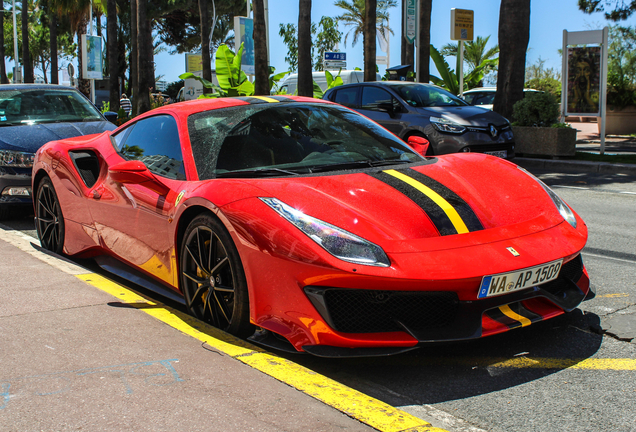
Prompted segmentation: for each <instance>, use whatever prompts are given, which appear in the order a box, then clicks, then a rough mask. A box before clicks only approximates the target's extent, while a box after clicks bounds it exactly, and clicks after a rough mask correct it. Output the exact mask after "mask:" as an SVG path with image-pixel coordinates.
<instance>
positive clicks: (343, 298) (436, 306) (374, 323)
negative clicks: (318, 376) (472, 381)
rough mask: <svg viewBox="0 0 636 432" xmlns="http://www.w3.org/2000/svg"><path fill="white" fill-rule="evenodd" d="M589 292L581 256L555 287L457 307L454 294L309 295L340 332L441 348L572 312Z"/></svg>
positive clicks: (316, 290)
mask: <svg viewBox="0 0 636 432" xmlns="http://www.w3.org/2000/svg"><path fill="white" fill-rule="evenodd" d="M584 276H585V277H584ZM577 284H578V285H577ZM588 289H589V280H588V279H587V275H585V271H584V266H583V261H582V260H581V256H580V255H578V256H577V257H575V258H574V259H572V260H570V261H568V262H567V263H566V264H564V265H563V268H562V269H561V272H560V274H559V277H558V278H557V279H556V280H554V281H552V282H549V283H546V284H543V285H539V286H536V287H533V288H529V289H526V290H523V291H519V292H514V293H510V294H506V295H501V296H495V297H489V298H485V299H479V300H471V301H459V299H458V296H457V294H456V293H454V292H448V291H438V292H430V291H424V292H417V291H416V292H414V291H380V290H356V289H339V288H321V287H311V286H308V287H305V293H306V294H307V296H308V297H309V299H310V300H311V302H312V303H313V305H314V307H315V308H316V309H317V310H318V312H319V313H320V315H321V316H322V317H323V319H324V320H325V322H326V323H327V324H328V325H329V326H330V327H331V328H333V329H334V330H335V331H337V332H342V333H388V332H396V331H403V332H406V333H408V334H409V335H411V336H412V337H413V338H414V339H416V340H417V341H418V342H442V341H457V340H465V339H475V338H479V337H482V336H487V335H490V334H495V333H499V332H502V331H506V330H509V329H512V328H516V327H521V326H524V325H529V324H531V323H533V322H537V321H542V320H543V319H546V318H550V317H552V316H556V315H559V314H561V313H563V312H569V311H571V310H573V309H574V308H576V307H577V306H578V305H579V304H580V303H581V302H582V301H583V299H584V298H585V296H586V294H587V292H588ZM502 308H505V309H502ZM510 311H512V312H510ZM511 317H515V318H511Z"/></svg>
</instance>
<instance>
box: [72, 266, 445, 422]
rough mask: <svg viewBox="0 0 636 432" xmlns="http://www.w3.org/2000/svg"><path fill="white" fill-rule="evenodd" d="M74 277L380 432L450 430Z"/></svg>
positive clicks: (101, 283) (106, 284) (98, 279)
mask: <svg viewBox="0 0 636 432" xmlns="http://www.w3.org/2000/svg"><path fill="white" fill-rule="evenodd" d="M76 276H77V277H78V278H79V279H81V280H83V281H84V282H87V283H89V284H90V285H92V286H94V287H96V288H99V289H101V290H102V291H105V292H107V293H109V294H111V295H113V296H115V297H116V298H118V299H119V300H120V301H121V302H122V303H126V304H128V305H130V306H131V307H134V308H136V309H138V310H141V311H143V312H145V313H147V314H149V315H151V316H153V317H155V318H157V319H158V320H160V321H162V322H164V323H166V324H168V325H169V326H171V327H173V328H175V329H177V330H179V331H181V332H182V333H184V334H186V335H188V336H191V337H193V338H195V339H198V340H200V341H201V342H204V343H206V344H207V345H209V346H210V347H212V348H214V349H215V350H217V351H219V352H221V353H223V354H225V355H228V356H230V357H232V358H234V359H236V360H238V361H240V362H242V363H244V364H246V365H249V366H251V367H253V368H254V369H256V370H258V371H260V372H263V373H264V374H266V375H269V376H271V377H273V378H275V379H277V380H279V381H281V382H283V383H285V384H287V385H289V386H292V387H294V388H296V389H298V390H300V391H301V392H303V393H305V394H307V395H309V396H311V397H313V398H314V399H317V400H319V401H321V402H323V403H325V404H327V405H329V406H331V407H333V408H335V409H337V410H338V411H341V412H343V413H345V414H347V415H349V416H350V417H353V418H355V419H356V420H358V421H360V422H362V423H365V424H367V425H369V426H371V427H373V428H375V429H377V430H379V431H386V432H406V431H408V432H448V431H446V430H444V429H439V428H436V427H433V426H431V424H430V423H428V422H427V421H425V420H422V419H420V418H418V417H415V416H413V415H411V414H409V413H407V412H405V411H402V410H400V409H397V408H395V407H393V406H391V405H389V404H386V403H384V402H382V401H380V400H378V399H375V398H372V397H371V396H367V395H365V394H364V393H361V392H359V391H357V390H354V389H352V388H350V387H347V386H345V385H343V384H340V383H339V382H337V381H334V380H332V379H330V378H327V377H325V376H323V375H320V374H317V373H316V372H314V371H312V370H310V369H307V368H305V367H304V366H301V365H298V364H296V363H294V362H291V361H289V360H287V359H284V358H280V357H278V356H276V355H274V354H271V353H268V352H266V351H265V350H263V349H261V348H259V347H256V346H254V345H252V344H250V343H248V342H246V341H244V340H241V339H238V338H235V337H234V336H232V335H230V334H227V333H225V332H223V331H221V330H219V329H217V328H215V327H212V326H209V325H207V324H205V323H204V322H202V321H199V320H197V319H195V318H193V317H192V316H190V315H187V314H184V313H182V312H179V311H177V310H175V309H172V308H170V307H168V306H166V305H163V304H161V303H159V302H154V301H151V300H149V299H147V298H145V297H143V296H141V295H139V294H137V293H135V292H133V291H131V290H129V289H127V288H125V287H123V286H122V285H119V284H117V283H115V282H112V281H111V280H109V279H107V278H105V277H103V276H101V275H98V274H95V273H89V274H80V275H76Z"/></svg>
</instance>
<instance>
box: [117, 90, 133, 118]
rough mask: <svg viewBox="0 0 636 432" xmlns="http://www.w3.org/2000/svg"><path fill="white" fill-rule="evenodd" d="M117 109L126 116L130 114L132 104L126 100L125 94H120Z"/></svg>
mask: <svg viewBox="0 0 636 432" xmlns="http://www.w3.org/2000/svg"><path fill="white" fill-rule="evenodd" d="M119 107H120V108H122V109H123V110H124V111H126V115H127V116H130V113H131V112H132V103H131V102H130V99H128V96H126V93H122V94H121V99H119Z"/></svg>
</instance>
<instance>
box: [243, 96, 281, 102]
mask: <svg viewBox="0 0 636 432" xmlns="http://www.w3.org/2000/svg"><path fill="white" fill-rule="evenodd" d="M250 97H253V98H256V99H260V100H262V101H265V102H280V101H277V100H276V99H272V98H270V97H267V96H250Z"/></svg>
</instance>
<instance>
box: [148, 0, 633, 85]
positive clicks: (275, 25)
mask: <svg viewBox="0 0 636 432" xmlns="http://www.w3.org/2000/svg"><path fill="white" fill-rule="evenodd" d="M333 3H334V2H333V0H313V1H312V21H314V22H318V21H319V20H320V17H322V16H331V17H335V16H337V15H339V14H340V13H341V11H342V10H341V9H340V8H338V7H336V6H334V5H333ZM398 3H399V4H401V0H399V1H398ZM499 5H500V0H478V1H477V0H454V1H441V0H433V11H432V20H431V21H432V24H431V34H432V37H431V43H432V44H433V45H434V46H435V47H437V48H441V46H443V45H444V44H446V43H449V42H451V40H450V10H451V8H459V9H472V10H474V11H475V18H474V19H475V36H477V35H479V36H482V37H485V36H488V35H490V36H491V37H490V41H489V47H491V46H494V45H495V44H496V43H497V39H498V25H499ZM389 13H390V23H389V26H390V27H391V29H393V31H394V32H395V36H392V37H391V40H390V61H391V65H398V64H399V63H400V39H399V37H398V36H399V33H400V31H401V18H400V10H399V9H398V8H394V9H392V10H390V11H389ZM269 20H270V26H269V35H270V51H271V64H272V66H274V67H276V70H277V71H278V72H282V71H285V70H287V65H286V63H285V54H286V50H287V49H286V47H285V45H284V44H283V42H282V38H281V37H280V36H279V35H278V29H279V24H281V23H283V24H286V23H296V24H297V22H298V0H269ZM607 24H608V23H607V21H606V20H605V19H604V16H603V14H600V13H597V14H594V15H587V14H584V13H583V12H581V11H579V9H578V6H577V0H532V2H531V16H530V43H529V45H528V46H529V51H528V53H527V64H533V63H534V62H536V60H537V59H538V58H539V57H540V58H541V59H543V60H545V61H546V63H545V66H546V67H554V68H556V69H557V70H559V71H560V70H561V66H560V62H561V57H560V56H559V54H558V51H557V50H558V49H559V48H561V46H562V41H563V30H564V29H566V30H568V31H581V30H592V29H598V28H602V27H604V26H605V25H607ZM622 25H626V26H627V25H632V26H634V25H636V17H632V18H630V19H629V20H627V21H624V22H623V23H622ZM340 30H341V31H343V32H345V33H346V31H347V28H346V27H344V25H342V24H341V25H340ZM351 40H352V36H350V37H349V38H348V43H347V46H346V47H345V46H344V44H341V46H340V51H344V52H346V53H347V68H348V69H353V68H354V67H356V66H357V67H360V68H362V67H363V60H362V38H360V40H359V41H358V43H357V44H356V45H355V46H352V45H351ZM378 51H379V48H378ZM379 55H380V54H379ZM155 62H156V64H157V75H164V78H163V79H164V80H166V81H168V82H172V81H175V80H177V79H178V76H179V74H181V73H183V72H184V71H185V56H184V55H169V54H167V53H161V54H159V55H157V56H156V57H155ZM451 65H452V67H454V63H451ZM431 70H432V73H435V69H434V65H433V64H432V63H431ZM380 73H381V74H382V73H384V66H383V65H381V66H380Z"/></svg>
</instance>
